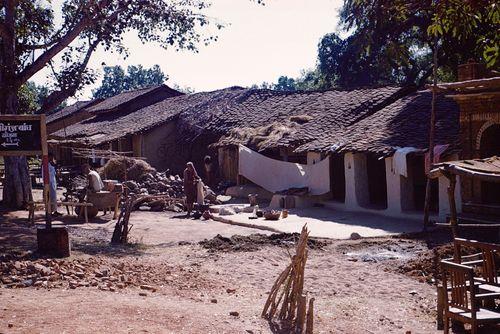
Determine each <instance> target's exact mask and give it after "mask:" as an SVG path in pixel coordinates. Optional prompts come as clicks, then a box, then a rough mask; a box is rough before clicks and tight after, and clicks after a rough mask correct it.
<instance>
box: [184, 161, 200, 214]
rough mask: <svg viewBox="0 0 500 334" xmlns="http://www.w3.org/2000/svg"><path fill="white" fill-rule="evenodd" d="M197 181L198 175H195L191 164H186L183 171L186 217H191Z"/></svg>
mask: <svg viewBox="0 0 500 334" xmlns="http://www.w3.org/2000/svg"><path fill="white" fill-rule="evenodd" d="M199 180H200V177H199V176H198V173H196V169H195V168H194V165H193V163H192V162H188V163H187V164H186V169H184V194H185V195H186V208H187V215H188V216H190V215H191V211H192V210H193V204H194V202H195V201H196V197H197V190H196V185H197V183H198V181H199Z"/></svg>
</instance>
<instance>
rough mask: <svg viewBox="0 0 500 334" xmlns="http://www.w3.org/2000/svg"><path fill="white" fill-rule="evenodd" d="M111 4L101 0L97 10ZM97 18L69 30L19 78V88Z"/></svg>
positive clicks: (20, 74)
mask: <svg viewBox="0 0 500 334" xmlns="http://www.w3.org/2000/svg"><path fill="white" fill-rule="evenodd" d="M110 4H111V2H110V1H109V0H101V1H100V2H99V3H98V5H97V8H98V9H100V10H102V9H104V8H105V7H106V6H109V5H110ZM124 9H125V7H124V6H123V5H122V6H120V8H119V9H118V10H117V11H116V12H114V13H113V14H111V15H110V16H109V17H108V18H111V17H117V16H118V14H119V13H121V12H122V11H123V10H124ZM94 20H95V17H94V18H91V17H87V16H85V17H83V18H82V19H81V21H80V22H78V23H77V24H76V25H75V26H74V27H73V29H71V30H69V31H68V32H67V33H66V34H65V35H64V36H63V37H61V39H60V40H59V41H58V42H57V43H56V44H55V45H53V46H52V47H51V48H50V49H48V50H47V51H45V52H44V53H43V54H41V55H40V56H39V57H38V58H37V59H36V60H35V61H34V62H33V63H32V64H31V65H29V66H27V67H26V68H25V69H24V70H23V71H22V72H21V73H19V75H18V77H17V82H16V84H17V86H18V87H20V86H21V85H22V84H24V83H25V82H27V81H28V80H29V78H31V77H32V76H33V75H35V73H37V72H38V71H40V70H41V69H43V68H44V67H45V66H46V65H47V63H48V62H49V61H50V60H51V59H52V58H54V57H55V56H56V55H57V54H58V53H59V52H61V51H62V50H64V49H65V48H66V47H67V46H68V45H70V44H71V42H73V41H74V40H75V39H76V38H77V37H78V36H79V35H80V34H81V33H82V32H83V31H84V30H85V29H86V28H88V27H89V26H90V25H91V24H92V23H94Z"/></svg>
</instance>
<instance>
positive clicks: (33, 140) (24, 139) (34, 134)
mask: <svg viewBox="0 0 500 334" xmlns="http://www.w3.org/2000/svg"><path fill="white" fill-rule="evenodd" d="M44 142H46V131H45V115H0V156H2V155H4V156H5V155H10V156H13V155H15V156H19V155H40V154H43V153H44V152H43V151H45V149H44Z"/></svg>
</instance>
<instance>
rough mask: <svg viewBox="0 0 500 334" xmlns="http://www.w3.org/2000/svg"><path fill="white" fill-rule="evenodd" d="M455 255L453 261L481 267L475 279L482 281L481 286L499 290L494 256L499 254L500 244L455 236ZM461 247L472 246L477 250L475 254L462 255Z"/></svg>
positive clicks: (495, 290)
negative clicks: (479, 275) (479, 273)
mask: <svg viewBox="0 0 500 334" xmlns="http://www.w3.org/2000/svg"><path fill="white" fill-rule="evenodd" d="M453 245H454V248H455V256H454V259H453V262H456V263H461V264H464V265H470V266H479V267H481V277H476V278H475V280H476V281H478V282H480V283H483V286H482V288H484V289H486V290H488V289H489V290H491V291H494V292H500V284H499V276H498V271H497V265H496V259H495V258H496V256H497V255H498V254H500V245H497V244H492V243H487V242H479V241H476V240H467V239H462V238H455V239H454V241H453ZM462 247H472V248H475V249H477V250H478V251H479V253H477V254H473V255H469V256H462V255H461V253H462Z"/></svg>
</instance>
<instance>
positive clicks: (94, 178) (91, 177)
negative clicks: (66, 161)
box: [82, 164, 104, 193]
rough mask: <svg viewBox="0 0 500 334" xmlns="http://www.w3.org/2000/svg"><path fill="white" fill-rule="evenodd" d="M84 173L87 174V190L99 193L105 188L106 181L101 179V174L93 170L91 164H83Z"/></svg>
mask: <svg viewBox="0 0 500 334" xmlns="http://www.w3.org/2000/svg"><path fill="white" fill-rule="evenodd" d="M82 171H83V175H85V176H87V181H88V185H87V191H88V192H91V193H98V192H100V191H101V190H103V189H104V183H103V182H102V180H101V176H100V175H99V173H97V172H96V171H95V170H93V169H92V168H91V167H90V165H89V164H83V166H82Z"/></svg>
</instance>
